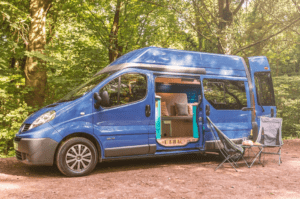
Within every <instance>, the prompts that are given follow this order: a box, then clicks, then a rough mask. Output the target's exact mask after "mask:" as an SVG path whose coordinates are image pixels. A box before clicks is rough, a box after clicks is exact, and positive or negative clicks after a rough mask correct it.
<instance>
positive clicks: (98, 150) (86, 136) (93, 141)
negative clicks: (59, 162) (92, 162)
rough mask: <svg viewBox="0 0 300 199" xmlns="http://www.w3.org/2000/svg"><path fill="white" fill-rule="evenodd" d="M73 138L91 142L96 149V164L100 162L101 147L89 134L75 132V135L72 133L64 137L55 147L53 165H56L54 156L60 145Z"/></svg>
mask: <svg viewBox="0 0 300 199" xmlns="http://www.w3.org/2000/svg"><path fill="white" fill-rule="evenodd" d="M74 137H83V138H86V139H88V140H89V141H91V142H92V143H93V144H94V145H95V146H96V148H97V152H98V162H102V155H101V146H100V144H99V142H98V140H97V139H96V138H95V137H94V136H92V135H91V134H88V133H84V132H76V133H72V134H69V135H67V136H66V137H64V138H63V139H62V140H61V141H60V142H59V144H58V145H57V147H56V149H55V154H54V161H53V164H56V155H57V152H58V149H59V147H60V146H61V145H62V143H64V142H65V141H66V140H69V139H71V138H74Z"/></svg>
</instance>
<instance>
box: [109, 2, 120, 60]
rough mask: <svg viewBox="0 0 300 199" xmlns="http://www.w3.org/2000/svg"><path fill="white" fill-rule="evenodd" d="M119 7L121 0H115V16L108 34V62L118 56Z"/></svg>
mask: <svg viewBox="0 0 300 199" xmlns="http://www.w3.org/2000/svg"><path fill="white" fill-rule="evenodd" d="M120 9H121V0H117V6H116V11H115V17H114V22H113V26H112V28H111V31H110V35H109V52H108V54H109V61H110V63H111V62H113V61H115V60H116V59H117V58H118V57H119V56H120V52H119V49H120V47H119V45H118V31H119V20H120Z"/></svg>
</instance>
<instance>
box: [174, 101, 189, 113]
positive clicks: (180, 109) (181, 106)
mask: <svg viewBox="0 0 300 199" xmlns="http://www.w3.org/2000/svg"><path fill="white" fill-rule="evenodd" d="M175 109H176V115H177V116H188V115H189V111H188V106H187V104H186V103H175Z"/></svg>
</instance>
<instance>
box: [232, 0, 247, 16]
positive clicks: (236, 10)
mask: <svg viewBox="0 0 300 199" xmlns="http://www.w3.org/2000/svg"><path fill="white" fill-rule="evenodd" d="M244 2H245V0H241V2H240V3H239V5H238V7H236V9H235V10H234V11H233V12H232V15H236V13H237V12H238V11H239V10H240V9H241V7H242V5H243V3H244Z"/></svg>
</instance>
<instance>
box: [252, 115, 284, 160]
mask: <svg viewBox="0 0 300 199" xmlns="http://www.w3.org/2000/svg"><path fill="white" fill-rule="evenodd" d="M281 126H282V118H274V117H273V118H269V117H261V118H260V128H259V132H258V136H257V140H256V142H258V143H260V144H262V146H263V147H264V148H265V149H266V148H274V147H278V148H279V149H278V151H277V153H272V152H265V151H263V152H262V154H273V155H279V162H278V164H279V165H280V163H282V161H281V146H282V145H283V142H282V136H281Z"/></svg>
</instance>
